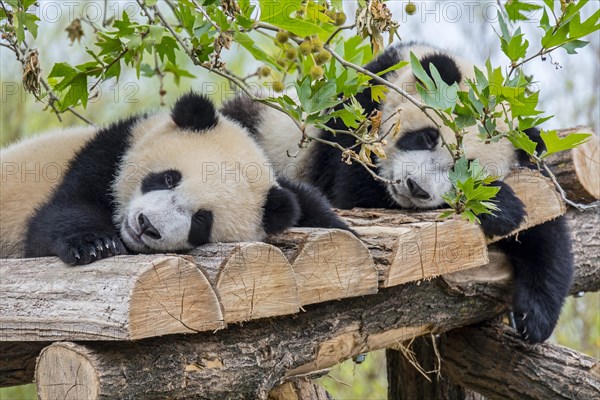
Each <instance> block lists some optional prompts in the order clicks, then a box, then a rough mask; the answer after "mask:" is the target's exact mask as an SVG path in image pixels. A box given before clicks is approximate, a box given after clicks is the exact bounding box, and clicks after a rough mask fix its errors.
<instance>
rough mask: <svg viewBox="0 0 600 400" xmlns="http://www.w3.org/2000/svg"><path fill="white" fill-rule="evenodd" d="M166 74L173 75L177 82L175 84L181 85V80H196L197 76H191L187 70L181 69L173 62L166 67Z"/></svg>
mask: <svg viewBox="0 0 600 400" xmlns="http://www.w3.org/2000/svg"><path fill="white" fill-rule="evenodd" d="M165 72H168V73H171V74H173V79H174V80H175V84H176V85H179V82H180V80H181V78H184V77H185V78H195V77H196V76H195V75H193V74H191V73H190V72H189V71H187V70H185V69H181V68H179V67H177V66H176V65H174V64H173V63H171V62H167V64H166V65H165Z"/></svg>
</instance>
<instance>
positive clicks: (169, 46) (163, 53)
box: [154, 36, 179, 64]
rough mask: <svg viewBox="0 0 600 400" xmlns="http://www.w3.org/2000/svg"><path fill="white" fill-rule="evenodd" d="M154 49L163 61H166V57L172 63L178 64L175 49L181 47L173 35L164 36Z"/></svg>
mask: <svg viewBox="0 0 600 400" xmlns="http://www.w3.org/2000/svg"><path fill="white" fill-rule="evenodd" d="M154 49H155V51H156V54H157V55H158V57H159V58H160V60H161V61H164V60H165V57H166V58H167V60H169V62H171V63H172V64H177V57H176V56H175V49H179V45H178V43H177V41H176V40H175V39H174V38H172V37H171V36H164V37H163V38H162V40H161V41H160V43H159V44H157V45H155V46H154Z"/></svg>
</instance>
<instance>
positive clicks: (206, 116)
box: [171, 92, 219, 131]
mask: <svg viewBox="0 0 600 400" xmlns="http://www.w3.org/2000/svg"><path fill="white" fill-rule="evenodd" d="M171 118H173V122H175V124H176V125H177V126H178V127H180V128H183V129H190V130H193V131H203V130H206V129H211V128H214V127H215V126H216V125H217V122H219V117H218V116H217V111H216V109H215V105H214V104H213V102H212V101H211V100H210V99H209V98H208V97H207V96H205V95H203V94H199V93H195V92H189V93H186V94H184V95H183V96H181V97H180V98H179V99H178V100H177V102H176V103H175V105H174V106H173V110H172V111H171Z"/></svg>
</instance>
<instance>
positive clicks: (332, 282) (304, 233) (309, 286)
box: [271, 229, 378, 305]
mask: <svg viewBox="0 0 600 400" xmlns="http://www.w3.org/2000/svg"><path fill="white" fill-rule="evenodd" d="M271 240H272V241H273V242H276V243H278V245H280V246H282V247H283V248H284V249H285V254H286V256H287V257H288V259H289V261H290V262H291V263H292V269H293V270H294V274H295V276H296V282H297V283H298V297H299V300H300V304H301V305H307V304H313V303H322V302H324V301H329V300H338V299H343V298H347V297H354V296H363V295H367V294H373V293H377V287H378V284H377V283H378V277H377V268H376V267H375V264H374V262H373V258H372V257H371V255H370V253H369V250H368V249H367V246H365V244H364V243H363V242H361V241H360V240H359V239H358V238H357V237H355V236H354V235H352V234H351V233H349V232H346V231H342V230H339V229H332V230H331V229H330V230H326V229H292V230H290V231H289V232H286V233H285V234H283V235H279V236H277V237H274V238H272V239H271Z"/></svg>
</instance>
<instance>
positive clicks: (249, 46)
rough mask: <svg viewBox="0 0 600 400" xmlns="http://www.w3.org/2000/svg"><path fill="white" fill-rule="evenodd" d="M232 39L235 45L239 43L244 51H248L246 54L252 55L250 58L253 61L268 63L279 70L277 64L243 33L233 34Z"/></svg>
mask: <svg viewBox="0 0 600 400" xmlns="http://www.w3.org/2000/svg"><path fill="white" fill-rule="evenodd" d="M233 39H234V40H235V41H236V42H237V43H239V44H240V45H241V46H242V47H244V48H245V49H246V50H248V52H249V53H250V54H252V57H254V59H255V60H257V61H262V62H265V63H268V64H270V65H271V66H274V67H276V68H278V69H279V68H281V67H280V66H279V65H278V64H277V62H276V61H275V60H274V59H273V57H271V56H270V55H269V54H267V53H266V52H265V51H264V50H263V49H261V48H260V47H259V46H258V45H257V44H256V42H255V41H254V40H252V39H251V38H250V36H248V35H246V34H245V33H242V32H235V33H234V34H233Z"/></svg>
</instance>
